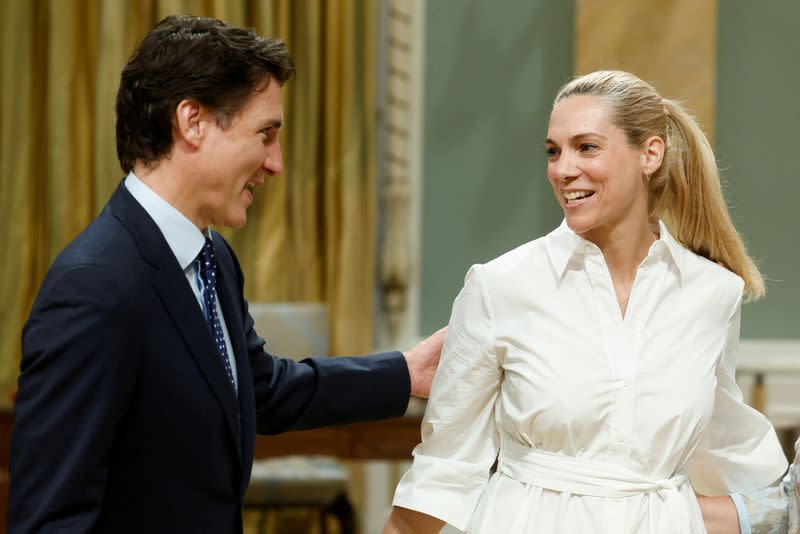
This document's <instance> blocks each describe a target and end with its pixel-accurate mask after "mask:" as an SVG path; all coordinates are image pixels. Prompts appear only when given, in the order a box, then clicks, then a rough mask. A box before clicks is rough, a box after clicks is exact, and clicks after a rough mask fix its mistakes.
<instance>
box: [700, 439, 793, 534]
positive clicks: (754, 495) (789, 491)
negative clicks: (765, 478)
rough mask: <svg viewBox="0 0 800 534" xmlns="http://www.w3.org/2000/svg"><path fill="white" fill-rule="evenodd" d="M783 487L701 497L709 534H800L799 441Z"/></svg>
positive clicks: (783, 481)
mask: <svg viewBox="0 0 800 534" xmlns="http://www.w3.org/2000/svg"><path fill="white" fill-rule="evenodd" d="M794 449H795V457H794V463H792V465H790V466H789V471H788V473H787V474H786V476H785V477H784V478H783V480H782V481H781V483H780V484H778V485H776V486H771V487H768V488H765V489H763V490H760V491H754V492H751V493H741V494H739V493H735V494H733V495H731V496H729V497H699V498H698V500H699V502H700V508H701V510H702V511H703V521H704V522H705V524H706V529H707V530H708V534H739V533H741V534H787V533H788V534H800V440H798V441H797V442H796V443H795V445H794Z"/></svg>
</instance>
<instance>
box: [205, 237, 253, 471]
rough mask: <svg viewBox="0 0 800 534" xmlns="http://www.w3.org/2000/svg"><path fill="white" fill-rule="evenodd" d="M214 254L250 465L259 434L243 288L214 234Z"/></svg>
mask: <svg viewBox="0 0 800 534" xmlns="http://www.w3.org/2000/svg"><path fill="white" fill-rule="evenodd" d="M213 241H214V254H215V255H216V257H217V261H218V263H219V272H218V273H217V290H218V291H217V296H218V297H219V303H220V306H221V307H222V314H223V315H224V316H225V325H226V326H227V327H228V335H229V336H230V338H231V346H232V347H233V352H234V354H235V357H236V372H237V375H238V379H239V407H240V410H241V425H242V450H241V454H242V458H243V459H244V464H247V465H249V463H250V460H251V459H252V455H253V443H252V439H251V438H248V436H249V435H252V434H255V427H254V425H255V401H254V400H253V377H252V375H251V373H250V360H249V353H248V352H247V347H246V343H245V332H244V329H243V325H244V318H243V316H242V310H243V307H244V302H242V296H241V289H240V287H239V283H238V281H237V279H236V271H235V267H234V263H233V258H232V257H231V255H230V253H229V251H228V247H227V246H226V245H225V244H224V243H223V242H222V238H221V237H220V236H219V235H218V234H216V233H214V235H213Z"/></svg>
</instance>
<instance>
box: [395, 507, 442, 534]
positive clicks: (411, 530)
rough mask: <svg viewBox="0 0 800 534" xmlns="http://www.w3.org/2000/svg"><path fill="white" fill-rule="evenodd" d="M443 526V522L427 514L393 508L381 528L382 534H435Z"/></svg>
mask: <svg viewBox="0 0 800 534" xmlns="http://www.w3.org/2000/svg"><path fill="white" fill-rule="evenodd" d="M444 525H445V522H444V521H442V520H441V519H437V518H435V517H432V516H429V515H428V514H423V513H422V512H417V511H415V510H409V509H408V508H401V507H399V506H394V507H393V508H392V513H391V514H390V515H389V519H388V520H387V521H386V525H384V527H383V534H429V533H430V534H435V533H437V532H439V531H440V530H442V527H444Z"/></svg>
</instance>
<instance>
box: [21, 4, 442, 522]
mask: <svg viewBox="0 0 800 534" xmlns="http://www.w3.org/2000/svg"><path fill="white" fill-rule="evenodd" d="M293 70H294V66H293V63H292V60H291V58H290V57H289V55H288V53H287V51H286V48H285V45H284V44H283V43H281V42H280V41H277V40H273V39H262V38H260V37H258V36H257V35H256V34H255V33H254V32H252V31H250V30H245V29H242V28H237V27H233V26H229V25H226V24H224V23H222V22H220V21H217V20H213V19H204V18H197V17H168V18H166V19H164V20H163V21H161V22H160V23H159V24H158V25H157V26H156V27H155V28H154V29H153V30H152V31H151V32H150V33H149V34H148V35H146V36H145V37H144V39H143V40H142V42H141V43H140V45H139V47H138V48H137V50H136V52H135V53H134V55H133V56H132V57H131V59H130V60H129V62H128V63H127V65H126V66H125V68H124V70H123V72H122V78H121V82H120V88H119V93H118V95H117V104H116V109H117V152H118V156H119V160H120V163H121V165H122V168H123V170H124V171H125V172H127V173H128V176H127V178H125V180H124V182H123V183H122V184H120V186H119V187H118V189H117V190H116V192H115V193H114V194H113V195H112V197H111V199H110V200H109V202H108V204H107V205H106V207H105V208H104V210H103V211H102V213H101V214H100V215H99V217H98V218H97V219H96V220H95V221H94V222H92V224H91V225H89V227H87V228H86V229H85V230H84V231H83V232H82V233H81V235H80V236H78V237H77V238H76V239H75V241H73V242H72V243H71V244H70V245H69V246H67V248H66V249H65V250H64V251H63V252H62V253H61V254H60V255H59V257H58V258H57V259H56V261H55V262H54V264H53V265H52V267H51V269H50V271H49V272H48V274H47V276H46V278H45V280H44V282H43V283H42V287H41V289H40V292H39V295H38V297H37V299H36V302H35V303H34V306H33V308H32V310H31V314H30V317H29V319H28V322H27V323H26V325H25V328H24V330H23V357H22V363H21V374H20V377H19V389H18V395H17V400H16V408H15V425H14V429H13V437H12V445H11V465H10V489H9V506H8V510H9V513H8V527H9V532H11V533H12V534H20V533H29V532H37V533H47V532H70V533H80V532H103V533H105V532H108V533H114V534H120V533H126V532H132V533H133V532H135V533H148V534H151V533H161V532H164V533H167V532H169V533H184V532H185V533H190V532H191V533H197V532H208V533H215V534H216V533H230V532H241V530H242V524H241V499H242V495H243V493H244V491H245V488H246V487H247V484H248V480H249V476H250V468H251V462H252V459H253V446H254V439H255V433H256V432H259V433H266V434H269V433H277V432H283V431H287V430H292V429H300V428H310V427H316V426H320V425H327V424H336V423H346V422H351V421H356V420H367V419H377V418H384V417H392V416H399V415H402V414H403V412H404V410H405V407H406V403H407V401H408V396H409V394H414V395H419V396H426V395H427V393H428V391H429V389H430V382H431V380H432V375H433V373H434V372H435V368H436V364H437V362H438V354H439V352H440V350H441V344H442V341H443V337H444V334H443V332H442V331H440V332H438V333H437V334H435V335H434V336H432V337H431V338H430V339H429V340H427V341H426V342H423V343H421V344H420V345H418V346H417V347H415V348H414V349H412V350H410V351H408V352H407V353H406V354H404V355H403V354H400V353H387V354H380V355H375V356H372V357H369V358H329V359H326V358H322V359H312V360H306V361H304V362H301V363H299V364H298V363H294V362H292V361H290V360H283V359H277V358H273V357H272V356H270V355H269V354H266V353H265V352H264V350H263V343H264V341H263V340H262V339H261V338H259V337H258V335H257V334H256V332H255V331H254V330H253V319H252V318H251V317H250V315H249V313H248V311H247V303H246V302H245V300H244V297H243V283H244V282H243V276H242V272H241V270H240V268H239V264H238V262H237V260H236V256H235V254H234V253H233V251H232V250H231V248H230V247H229V245H228V244H227V243H226V242H225V241H224V240H223V239H222V238H221V237H220V236H219V234H217V233H216V232H213V231H211V230H210V228H211V227H212V226H229V227H241V226H242V225H244V224H245V221H246V217H247V208H248V206H249V205H250V204H251V203H252V202H253V193H252V191H253V189H255V188H256V187H257V186H259V185H261V184H262V183H263V182H264V180H265V178H266V177H269V176H274V175H277V174H279V173H280V172H281V171H282V160H281V151H280V145H279V142H278V130H279V129H280V127H281V124H282V122H283V112H282V103H281V98H282V95H281V86H282V84H283V83H284V82H285V81H286V80H287V79H288V78H289V76H290V75H291V74H292V72H293Z"/></svg>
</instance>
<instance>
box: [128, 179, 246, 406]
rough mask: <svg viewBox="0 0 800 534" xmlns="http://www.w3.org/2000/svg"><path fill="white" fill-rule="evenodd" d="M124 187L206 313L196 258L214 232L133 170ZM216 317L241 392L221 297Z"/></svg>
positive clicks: (234, 377) (217, 302)
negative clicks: (151, 223) (150, 222)
mask: <svg viewBox="0 0 800 534" xmlns="http://www.w3.org/2000/svg"><path fill="white" fill-rule="evenodd" d="M125 188H126V189H127V190H128V191H129V192H130V194H131V195H133V198H135V199H136V201H137V202H138V203H139V204H141V206H142V207H143V208H144V210H145V211H146V212H147V214H148V215H149V216H150V217H151V218H152V219H153V221H154V222H155V223H156V226H158V229H159V230H161V234H162V235H163V236H164V239H165V240H166V241H167V245H169V248H170V250H172V253H173V254H175V259H176V260H178V264H179V265H180V266H181V269H183V273H184V274H185V275H186V281H187V282H188V284H189V287H191V288H192V292H193V293H194V296H195V297H196V298H197V304H198V305H199V306H200V309H201V310H202V311H203V312H205V310H204V304H203V294H202V290H203V285H202V284H203V282H202V280H201V279H200V274H199V272H198V271H197V269H195V260H196V259H197V255H198V254H200V250H201V249H202V248H203V244H204V243H205V238H206V237H211V232H210V230H209V229H208V228H206V229H205V230H204V231H202V232H201V231H200V229H198V228H197V226H195V225H194V223H193V222H192V221H190V220H189V219H187V218H186V216H184V215H183V214H182V213H181V212H180V211H178V210H177V209H175V207H174V206H172V205H171V204H170V203H169V202H167V201H166V200H164V199H163V198H161V197H160V196H158V194H156V192H155V191H153V190H152V189H150V188H149V187H148V186H147V185H146V184H145V183H144V182H142V181H141V180H140V179H139V178H137V177H136V175H135V174H133V172H131V173H129V174H128V176H127V177H126V178H125ZM216 306H217V316H218V317H219V322H220V324H221V326H222V334H223V337H224V338H225V349H226V351H227V353H228V361H229V362H230V364H231V373H232V374H233V382H234V385H235V387H236V389H237V391H238V389H239V378H238V377H237V375H236V358H234V357H233V346H232V345H231V337H230V335H229V334H228V327H227V325H226V324H225V316H224V314H223V313H222V308H221V307H220V305H219V298H217V299H216Z"/></svg>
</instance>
